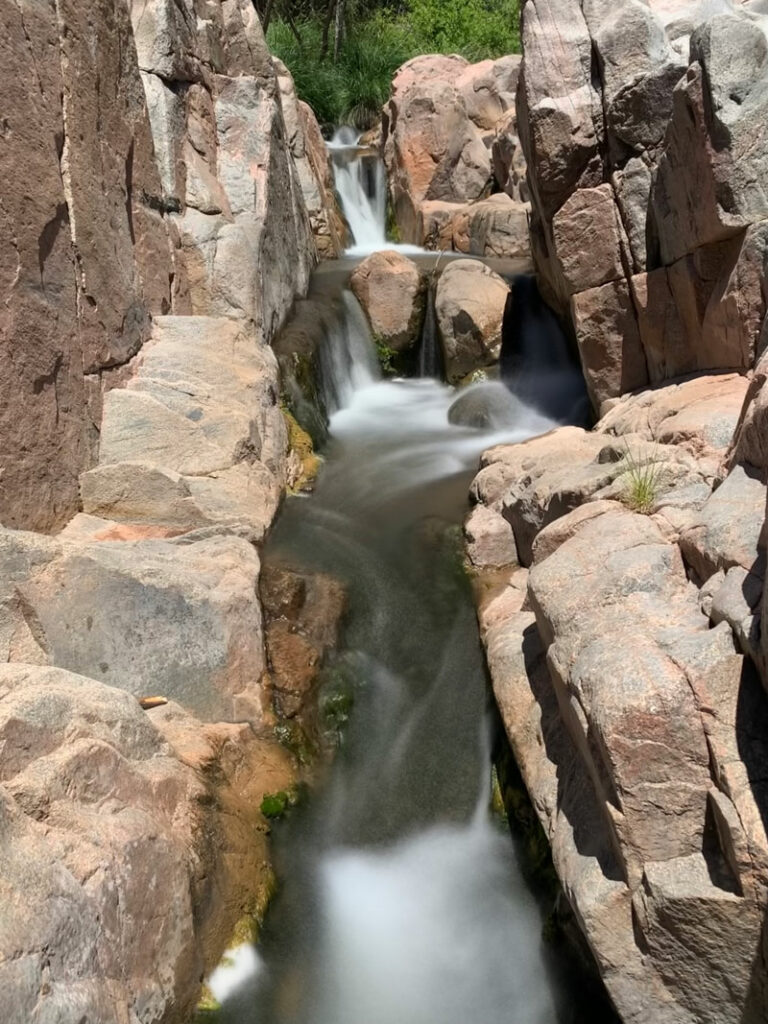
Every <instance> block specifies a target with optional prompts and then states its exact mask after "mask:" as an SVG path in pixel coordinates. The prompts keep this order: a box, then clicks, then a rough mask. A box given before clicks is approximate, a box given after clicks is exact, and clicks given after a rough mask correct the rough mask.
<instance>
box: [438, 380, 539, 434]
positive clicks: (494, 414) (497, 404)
mask: <svg viewBox="0 0 768 1024" xmlns="http://www.w3.org/2000/svg"><path fill="white" fill-rule="evenodd" d="M524 409H525V407H524V406H523V403H522V402H521V401H520V399H519V398H518V397H517V396H516V395H513V394H512V392H511V391H510V390H509V389H508V388H507V387H505V385H504V384H502V383H501V382H500V381H493V380H489V381H478V382H477V383H476V384H470V385H469V386H468V387H466V388H462V390H461V391H460V392H459V394H458V396H457V397H456V398H455V399H454V400H453V402H452V403H451V405H450V408H449V409H448V422H449V423H453V424H455V425H456V426H463V427H475V428H477V429H478V430H503V429H504V428H505V427H513V426H515V425H516V424H518V423H519V422H520V419H521V414H524Z"/></svg>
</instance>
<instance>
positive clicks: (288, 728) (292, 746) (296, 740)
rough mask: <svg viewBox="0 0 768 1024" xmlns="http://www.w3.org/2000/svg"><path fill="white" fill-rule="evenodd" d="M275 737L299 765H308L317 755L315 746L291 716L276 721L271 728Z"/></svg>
mask: <svg viewBox="0 0 768 1024" xmlns="http://www.w3.org/2000/svg"><path fill="white" fill-rule="evenodd" d="M273 732H274V736H275V739H276V740H277V742H278V743H279V744H280V746H282V747H285V749H286V750H287V751H289V752H290V753H291V754H293V756H294V757H295V758H296V760H297V761H298V762H299V764H301V765H309V764H312V762H313V761H314V760H315V758H316V757H317V753H318V751H317V748H316V746H315V744H314V743H313V742H312V740H311V739H310V738H309V736H308V735H307V733H306V731H305V730H304V729H303V728H302V726H301V725H300V724H299V722H297V721H295V720H294V719H291V718H286V719H283V721H281V722H278V723H277V725H276V726H275V727H274V729H273Z"/></svg>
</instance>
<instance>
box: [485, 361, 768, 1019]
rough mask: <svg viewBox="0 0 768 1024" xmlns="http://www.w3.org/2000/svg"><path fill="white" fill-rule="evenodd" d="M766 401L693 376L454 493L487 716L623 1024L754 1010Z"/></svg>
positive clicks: (766, 980)
mask: <svg viewBox="0 0 768 1024" xmlns="http://www.w3.org/2000/svg"><path fill="white" fill-rule="evenodd" d="M763 384H764V379H763V378H761V377H759V376H757V377H756V379H755V382H754V383H753V384H752V385H751V386H750V385H749V383H748V381H746V380H745V379H743V378H741V377H737V376H734V375H730V376H729V375H721V376H709V377H698V378H690V379H686V380H683V381H681V382H679V383H675V384H672V385H669V386H666V387H658V388H655V389H653V390H650V391H646V392H641V393H640V394H637V395H633V396H627V397H625V398H623V399H621V400H620V401H618V402H613V403H608V404H609V405H610V408H609V409H608V410H607V411H606V414H605V416H604V418H603V420H601V421H600V422H599V423H598V425H597V427H596V429H595V430H594V431H592V432H587V431H583V430H580V429H577V428H572V427H570V428H561V429H558V430H555V431H552V432H551V433H550V434H547V435H545V436H543V437H540V438H535V439H532V440H530V441H527V442H524V443H522V444H518V445H512V446H501V447H498V448H495V449H491V450H490V451H489V452H486V453H485V455H484V457H483V462H482V468H481V470H480V473H479V474H478V476H477V477H476V479H475V482H474V484H473V487H472V497H473V501H474V503H475V507H474V509H473V511H472V512H471V514H470V516H469V517H468V520H467V523H466V526H465V535H466V539H467V554H468V558H469V560H470V563H471V565H472V567H473V571H474V573H475V578H476V584H477V590H476V592H477V602H478V614H479V619H480V625H481V633H482V637H483V642H484V644H485V647H486V652H487V657H488V664H489V668H490V671H491V677H492V681H493V688H494V692H495V695H496V699H497V702H498V704H499V707H500V710H501V713H502V717H503V720H504V724H505V727H506V731H507V735H508V738H509V741H510V745H511V747H512V750H513V753H514V755H515V759H516V761H517V764H518V766H519V768H520V770H521V772H522V775H523V778H524V781H525V784H526V786H527V788H528V791H529V793H530V796H531V799H532V802H533V804H534V807H535V809H536V811H537V814H538V816H539V819H540V821H541V823H542V825H543V828H544V830H545V833H546V834H547V837H548V839H549V842H550V844H551V850H552V855H553V860H554V864H555V868H556V870H557V873H558V876H559V878H560V881H561V883H562V885H563V888H564V891H565V894H566V896H567V898H568V901H569V903H570V905H571V906H572V908H573V910H574V912H575V914H576V918H577V920H578V921H579V924H580V926H581V928H582V931H583V933H584V935H585V936H586V938H587V941H588V943H589V945H590V948H591V949H592V952H593V954H594V956H595V960H596V962H597V964H598V967H599V970H600V973H601V975H602V977H603V979H604V981H605V983H606V986H607V989H608V992H609V994H610V996H611V999H612V1000H613V1002H614V1004H615V1006H616V1008H617V1010H618V1011H619V1014H620V1016H621V1018H622V1020H624V1021H632V1022H633V1024H645V1022H648V1024H651V1022H660V1021H663V1022H665V1024H666V1022H674V1024H694V1022H695V1024H701V1022H711V1024H715V1022H718V1024H721V1022H722V1024H730V1022H733V1024H744V1022H750V1024H751V1022H755V1024H757V1022H758V1021H760V1020H762V1019H764V1017H765V1015H766V1012H768V972H766V970H765V952H766V927H765V919H766V911H767V910H768V838H767V837H766V830H765V821H766V813H768V794H766V791H765V785H764V782H763V774H764V769H763V767H762V766H763V765H764V764H765V757H766V754H768V748H766V742H765V730H766V727H768V694H767V693H766V690H765V689H764V688H763V686H761V683H760V679H759V676H758V671H759V670H762V668H763V665H764V660H763V659H764V655H763V654H762V651H761V645H760V628H759V624H760V615H761V594H762V589H763V586H762V582H763V580H762V577H763V569H762V567H761V563H760V562H759V558H760V555H761V553H762V552H761V547H760V545H761V541H760V538H759V536H758V535H759V533H760V527H761V526H762V523H763V519H764V516H765V478H764V465H763V464H762V462H761V459H760V457H759V455H758V452H759V451H760V450H761V449H760V446H759V445H757V446H756V445H755V444H754V441H753V440H752V439H753V438H754V437H755V436H756V432H755V431H754V428H753V424H754V422H755V419H756V418H758V419H759V408H760V403H761V394H762V387H763ZM748 387H749V393H748V394H747V389H748ZM745 395H746V396H747V398H748V401H747V402H746V403H745V402H744V398H745ZM734 430H735V437H736V439H735V441H734V442H733V444H731V443H730V437H729V434H732V433H733V432H734ZM748 453H749V455H751V457H752V458H754V459H755V462H756V463H759V465H755V464H753V463H750V462H749V461H748V459H747V457H746V456H747V454H748ZM647 467H651V474H650V476H649V475H648V474H647V472H646V468H647ZM643 479H644V480H646V481H650V482H651V491H652V500H650V501H649V502H648V503H647V505H646V506H644V507H643V508H642V509H640V510H639V509H638V504H637V498H638V497H639V491H638V481H641V480H643ZM751 489H754V495H753V494H752V490H751ZM756 559H757V560H758V561H757V562H756ZM702 584H703V586H702ZM739 652H741V653H739Z"/></svg>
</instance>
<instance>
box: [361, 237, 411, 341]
mask: <svg viewBox="0 0 768 1024" xmlns="http://www.w3.org/2000/svg"><path fill="white" fill-rule="evenodd" d="M349 283H350V287H351V288H352V291H353V292H354V294H355V297H356V298H357V301H358V302H359V303H360V305H361V306H362V307H363V311H364V312H365V315H366V317H367V319H368V323H369V324H370V327H371V333H372V334H373V336H374V339H375V340H376V341H377V342H380V343H381V344H382V345H385V346H386V347H387V348H389V349H392V350H393V351H394V352H406V351H409V350H412V349H413V348H414V347H415V346H417V345H418V342H419V340H420V338H421V328H422V325H423V323H424V312H425V307H426V288H427V281H426V277H425V276H424V275H423V274H422V273H421V272H420V271H419V268H418V267H417V266H416V264H415V263H414V262H413V260H410V259H408V257H407V256H403V255H402V254H401V253H398V252H394V251H391V250H384V251H383V252H375V253H373V254H372V255H371V256H368V257H367V258H366V259H364V260H363V262H362V263H360V264H358V266H357V267H355V269H354V271H353V272H352V276H351V277H350V281H349Z"/></svg>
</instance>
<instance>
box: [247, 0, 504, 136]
mask: <svg viewBox="0 0 768 1024" xmlns="http://www.w3.org/2000/svg"><path fill="white" fill-rule="evenodd" d="M518 12H519V0H407V2H406V3H403V4H400V5H388V4H380V5H376V4H368V5H363V4H362V3H358V4H357V5H354V4H353V5H351V7H350V9H349V13H348V18H347V23H346V31H345V33H344V38H343V42H342V46H341V50H340V53H339V59H338V61H334V60H333V55H332V52H331V51H332V45H331V46H329V47H328V52H327V53H326V54H325V55H324V56H323V43H322V40H323V15H322V12H321V11H320V10H318V11H315V12H313V11H312V10H311V9H310V8H309V7H307V8H306V9H305V11H304V13H303V14H300V15H299V16H298V17H296V18H294V26H295V29H296V32H294V31H293V30H292V29H291V28H290V26H289V25H288V24H287V22H286V21H284V20H283V19H281V18H274V19H273V20H272V21H271V22H270V24H269V29H268V31H267V42H268V43H269V48H270V50H271V51H272V53H274V54H276V56H278V57H280V59H281V60H282V61H283V62H284V63H285V64H286V65H287V67H288V68H289V69H290V71H291V74H292V75H293V77H294V81H295V82H296V90H297V92H298V94H299V96H300V98H301V99H303V100H305V101H306V102H307V103H309V105H310V106H311V107H312V109H313V110H314V112H315V114H316V115H317V118H318V120H319V121H320V123H321V124H324V125H339V124H351V125H353V126H354V127H356V128H358V129H359V130H361V131H364V130H365V129H367V128H370V127H372V126H373V125H374V124H375V123H376V121H377V120H378V117H379V113H380V111H381V108H382V106H383V105H384V103H385V102H386V101H387V98H388V96H389V89H390V85H391V82H392V78H393V76H394V73H395V71H397V69H398V68H399V67H400V65H401V64H404V63H405V62H406V61H407V60H410V59H411V58H412V57H416V56H418V55H419V54H423V53H460V54H461V55H462V56H464V57H466V58H467V59H468V60H471V61H477V60H483V59H485V58H486V57H501V56H503V55H504V54H506V53H515V52H517V51H518V50H519V47H520V38H519V31H518V22H519V13H518ZM297 34H298V37H299V38H297Z"/></svg>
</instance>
